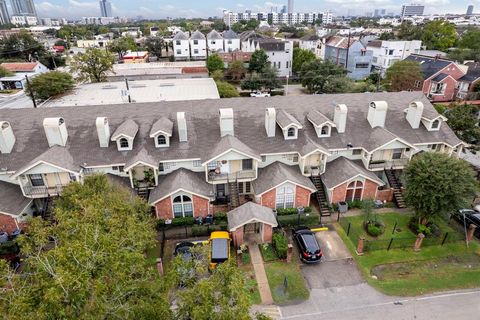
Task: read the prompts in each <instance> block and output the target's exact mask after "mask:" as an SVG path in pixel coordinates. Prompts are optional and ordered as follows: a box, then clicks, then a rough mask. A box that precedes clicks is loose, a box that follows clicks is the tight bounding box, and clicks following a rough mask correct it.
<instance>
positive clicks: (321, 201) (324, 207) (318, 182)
mask: <svg viewBox="0 0 480 320" xmlns="http://www.w3.org/2000/svg"><path fill="white" fill-rule="evenodd" d="M310 180H312V182H313V184H314V185H315V188H316V189H317V192H316V193H315V195H316V198H317V201H318V206H319V208H320V215H321V216H330V215H331V214H332V213H331V212H330V209H329V207H328V201H327V197H326V195H325V189H324V188H323V183H322V179H321V178H320V176H311V177H310Z"/></svg>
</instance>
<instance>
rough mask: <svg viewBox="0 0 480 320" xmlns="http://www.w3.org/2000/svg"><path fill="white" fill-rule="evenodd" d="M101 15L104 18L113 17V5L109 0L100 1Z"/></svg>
mask: <svg viewBox="0 0 480 320" xmlns="http://www.w3.org/2000/svg"><path fill="white" fill-rule="evenodd" d="M100 15H101V16H102V17H113V15H112V4H111V3H110V1H108V0H100Z"/></svg>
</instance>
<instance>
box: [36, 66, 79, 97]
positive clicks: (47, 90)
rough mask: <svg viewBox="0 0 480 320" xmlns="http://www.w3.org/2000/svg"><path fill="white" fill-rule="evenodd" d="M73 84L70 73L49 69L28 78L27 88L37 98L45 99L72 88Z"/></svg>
mask: <svg viewBox="0 0 480 320" xmlns="http://www.w3.org/2000/svg"><path fill="white" fill-rule="evenodd" d="M74 85H75V82H74V81H73V77H72V76H71V75H70V73H67V72H60V71H50V72H46V73H42V74H40V75H38V76H36V77H35V78H33V79H32V80H30V86H29V87H28V90H29V91H30V90H31V91H32V92H33V94H34V96H35V97H36V98H37V99H40V100H46V99H48V98H50V97H53V96H56V95H59V94H62V93H65V92H66V91H68V90H71V89H73V87H74Z"/></svg>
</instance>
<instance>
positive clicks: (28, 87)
mask: <svg viewBox="0 0 480 320" xmlns="http://www.w3.org/2000/svg"><path fill="white" fill-rule="evenodd" d="M25 79H26V80H27V89H28V92H29V93H30V98H32V102H33V107H34V108H37V103H36V102H35V96H34V94H33V91H32V88H31V87H30V80H28V76H27V75H25Z"/></svg>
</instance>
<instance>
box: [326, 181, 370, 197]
mask: <svg viewBox="0 0 480 320" xmlns="http://www.w3.org/2000/svg"><path fill="white" fill-rule="evenodd" d="M347 186H348V183H344V184H341V185H339V186H338V187H336V188H335V189H333V192H332V199H331V202H332V203H337V202H339V201H345V196H346V194H347ZM377 189H378V185H377V184H376V183H375V182H373V181H370V180H365V182H364V184H363V195H362V200H366V199H375V196H376V193H377Z"/></svg>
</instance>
